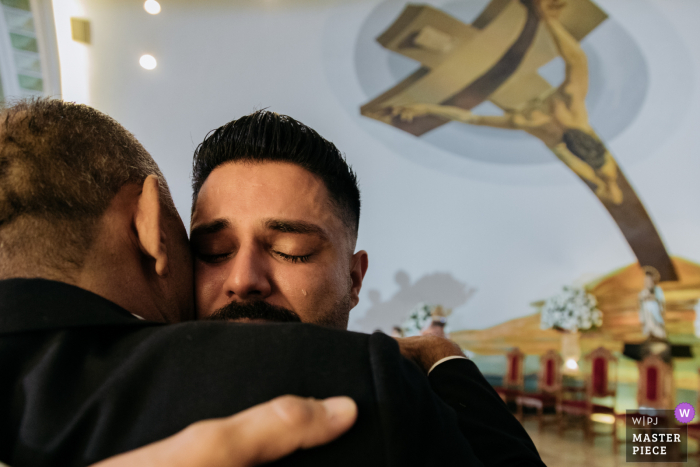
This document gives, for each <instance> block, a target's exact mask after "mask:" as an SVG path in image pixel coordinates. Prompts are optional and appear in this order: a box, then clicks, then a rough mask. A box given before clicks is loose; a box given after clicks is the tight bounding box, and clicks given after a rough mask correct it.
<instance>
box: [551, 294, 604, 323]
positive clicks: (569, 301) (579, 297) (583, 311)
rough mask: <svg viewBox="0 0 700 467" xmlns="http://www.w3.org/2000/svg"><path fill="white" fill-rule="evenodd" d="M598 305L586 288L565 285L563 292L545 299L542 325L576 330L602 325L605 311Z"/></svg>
mask: <svg viewBox="0 0 700 467" xmlns="http://www.w3.org/2000/svg"><path fill="white" fill-rule="evenodd" d="M596 305H597V303H596V299H595V297H594V296H593V295H590V294H589V293H587V292H586V291H585V290H583V289H581V288H577V287H570V286H564V287H563V289H562V292H561V293H559V294H557V295H555V296H553V297H550V298H549V299H547V300H546V301H545V304H544V307H543V308H542V315H541V321H540V327H541V328H542V329H549V328H553V327H558V328H561V329H566V330H569V331H575V330H577V329H582V330H585V329H591V328H593V327H599V326H602V324H603V313H602V312H601V311H600V310H598V309H597V308H596Z"/></svg>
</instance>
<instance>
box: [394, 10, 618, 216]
mask: <svg viewBox="0 0 700 467" xmlns="http://www.w3.org/2000/svg"><path fill="white" fill-rule="evenodd" d="M564 6H565V3H564V2H563V1H562V0H534V1H533V7H534V8H535V11H536V12H537V15H538V16H539V19H540V21H542V23H543V24H545V25H546V27H547V30H548V31H549V34H550V35H551V37H552V39H553V41H554V43H555V45H556V47H557V50H558V52H559V55H560V56H561V57H562V59H563V60H564V63H565V66H566V74H565V78H564V81H563V82H562V83H561V85H560V86H559V87H558V88H554V89H553V90H552V91H550V92H548V93H547V94H546V95H543V96H540V97H538V98H536V99H532V100H530V101H528V102H526V103H525V104H524V105H523V106H522V107H520V108H518V109H512V110H507V111H505V112H504V114H503V115H501V116H480V115H475V114H473V113H472V112H471V111H469V110H466V109H462V108H459V107H454V106H447V105H438V104H413V105H407V106H395V107H393V108H392V113H393V114H394V115H395V116H399V117H400V118H401V119H402V120H404V121H408V122H410V121H412V120H413V119H414V118H415V117H419V116H425V115H434V116H438V117H443V118H447V119H450V120H454V121H459V122H463V123H469V124H471V125H482V126H490V127H495V128H504V129H513V130H523V131H525V132H527V133H529V134H531V135H532V136H535V137H536V138H538V139H540V140H541V141H542V142H543V143H544V144H545V145H546V146H547V147H548V148H549V149H550V150H551V151H552V152H553V153H554V154H555V155H556V156H557V157H558V158H559V159H560V160H561V161H562V162H564V163H565V164H566V165H567V166H568V167H569V168H570V169H571V170H573V171H574V172H575V173H576V174H577V175H579V176H580V177H581V178H583V179H584V180H586V181H587V182H589V183H591V184H593V185H594V187H595V194H596V195H597V196H598V197H599V198H600V199H601V200H603V201H607V202H609V203H611V204H613V205H620V204H621V203H622V201H623V192H622V190H621V189H620V186H619V185H618V173H619V172H618V167H617V163H616V162H615V159H614V158H613V156H612V155H611V154H610V152H609V151H608V150H607V149H606V147H605V145H604V144H603V142H602V141H601V140H600V138H599V137H598V136H597V135H596V133H595V131H594V130H593V128H592V127H591V125H590V123H589V121H588V112H587V109H586V103H585V99H586V94H587V93H588V60H587V58H586V54H585V53H584V51H583V50H582V49H581V46H580V45H579V43H578V41H577V40H576V39H575V38H574V37H573V36H572V35H571V34H570V33H569V32H568V31H567V30H566V29H565V28H564V26H563V25H562V24H561V23H560V22H559V15H560V13H561V10H562V8H563V7H564Z"/></svg>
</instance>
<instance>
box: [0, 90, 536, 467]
mask: <svg viewBox="0 0 700 467" xmlns="http://www.w3.org/2000/svg"><path fill="white" fill-rule="evenodd" d="M0 117H1V118H0V121H1V122H2V125H0V163H1V166H2V168H3V170H2V171H0V279H3V280H0V310H2V312H0V367H2V368H3V380H2V381H0V395H2V397H0V413H2V414H3V416H2V417H0V462H5V463H7V464H8V465H11V466H13V467H21V466H25V465H27V466H28V465H33V466H41V465H66V466H70V465H86V464H89V463H93V462H96V461H100V460H102V459H105V458H107V457H109V456H113V455H115V454H119V453H122V452H125V451H129V450H133V449H136V448H139V447H141V446H144V445H146V444H148V443H152V442H154V441H157V440H159V439H163V438H166V437H168V436H170V435H172V434H173V433H175V432H177V431H179V430H181V429H183V428H184V427H186V426H187V425H190V424H192V423H195V422H198V421H200V420H203V419H209V418H217V417H225V416H229V415H231V414H236V413H238V412H242V411H244V410H245V409H248V408H249V407H252V406H253V405H256V404H261V403H264V402H266V401H269V400H272V399H274V398H276V397H279V396H281V395H284V394H295V395H298V396H301V397H306V398H308V397H313V398H316V399H326V398H329V397H332V396H338V395H345V396H349V397H351V398H352V399H353V400H354V401H355V403H356V407H357V419H356V421H355V423H354V426H353V427H352V428H351V429H350V430H349V431H348V432H347V433H346V434H345V435H343V436H341V437H340V438H339V439H338V440H336V441H334V442H332V443H331V444H328V445H326V446H321V447H317V448H314V449H309V450H305V451H299V452H296V453H295V454H293V455H292V456H290V457H288V458H285V459H284V460H283V461H282V462H284V463H285V465H292V464H293V465H298V464H299V463H302V464H304V465H358V464H360V463H361V464H363V465H367V466H372V465H475V466H479V465H484V464H485V465H541V461H540V460H539V456H538V455H537V452H536V450H535V448H534V446H533V445H532V442H531V441H530V440H529V438H528V437H527V435H526V434H525V433H524V431H523V430H522V428H521V427H519V425H517V422H516V421H515V420H514V419H513V417H512V416H511V415H510V414H509V413H508V412H507V411H506V409H505V407H504V406H503V405H502V403H501V402H500V400H499V399H498V396H497V395H495V393H494V392H493V390H492V389H491V388H490V387H489V386H488V383H486V381H485V380H483V377H481V375H480V373H479V372H478V370H477V369H476V368H475V367H474V366H473V363H471V362H469V361H467V360H465V359H463V358H456V359H455V358H453V359H452V360H445V359H444V357H458V356H459V354H460V352H459V350H458V349H455V347H454V345H453V344H451V343H449V341H446V340H434V341H426V340H418V341H416V340H408V341H405V342H404V343H403V344H402V348H401V351H402V352H403V353H404V354H405V355H407V356H409V357H410V358H411V359H412V360H413V361H414V362H415V363H417V364H418V366H416V365H415V364H413V363H412V362H410V361H408V360H406V359H404V358H402V357H401V356H400V354H399V348H398V346H397V345H396V343H395V341H393V340H391V339H390V338H388V337H387V336H383V335H381V334H375V335H372V336H367V335H362V334H354V333H348V332H346V331H344V329H345V327H346V325H347V319H348V314H349V311H350V309H351V308H352V307H353V306H354V305H355V304H357V301H358V299H359V291H360V288H361V284H362V279H363V277H364V274H365V272H366V269H367V264H368V263H367V254H366V253H365V252H362V251H360V252H354V247H355V239H356V235H357V223H358V221H359V190H357V186H356V181H355V180H354V175H351V174H352V172H351V171H350V170H349V168H348V167H347V165H346V164H345V162H344V161H343V160H342V158H340V161H342V163H343V164H344V165H339V164H338V160H336V159H334V158H333V157H334V156H337V157H340V155H339V153H337V149H335V147H334V146H333V145H332V144H331V143H329V142H327V141H326V140H324V139H323V138H321V137H320V136H318V134H316V133H315V132H314V131H313V130H311V129H310V128H308V127H306V126H304V125H302V124H300V123H299V122H296V121H294V120H292V119H290V118H288V117H283V116H278V115H276V114H272V113H269V112H259V113H256V114H253V115H252V116H249V117H247V118H246V117H244V118H243V119H239V120H237V121H234V122H231V123H230V124H227V125H225V126H224V127H222V128H220V129H219V130H216V131H215V132H213V133H212V134H211V135H209V136H208V137H207V139H206V140H205V142H204V143H203V144H202V145H201V146H200V147H199V148H198V151H197V155H196V157H195V164H194V177H193V185H194V203H193V215H192V251H193V252H194V256H195V260H194V272H195V290H196V293H195V294H194V295H195V296H194V299H193V294H192V286H191V284H192V283H193V278H192V268H191V265H192V263H191V261H190V249H189V248H190V247H189V246H188V243H187V238H186V233H185V231H184V228H183V226H182V222H181V220H180V219H179V216H178V215H177V212H176V211H175V209H174V206H173V205H172V200H171V198H170V194H169V191H168V189H167V185H166V184H165V181H164V179H163V178H162V175H161V174H160V171H159V170H158V168H157V166H156V165H155V163H154V162H153V160H152V159H151V157H150V155H148V153H147V152H146V151H145V150H144V149H143V147H141V146H140V144H139V143H138V142H137V141H136V140H135V139H134V138H133V136H131V135H130V134H129V133H128V132H126V130H124V129H123V128H122V127H121V126H120V125H119V124H117V123H116V122H114V121H113V120H111V119H110V118H109V117H107V116H105V115H103V114H101V113H99V112H97V111H95V110H94V109H90V108H88V107H85V106H78V105H75V104H69V103H64V102H61V101H52V100H39V101H29V102H23V103H19V104H17V105H15V106H13V107H10V108H8V109H5V110H4V111H3V112H2V115H0ZM230 143H235V144H230ZM256 145H257V146H258V148H257V149H256ZM232 154H233V156H234V158H232ZM290 157H291V158H292V159H290ZM236 158H237V159H236ZM343 170H344V172H343ZM351 185H353V186H354V189H353V187H352V186H351ZM348 194H349V196H348ZM193 302H194V303H195V304H196V306H197V310H198V311H197V315H198V317H200V318H206V317H210V316H218V317H219V318H223V319H226V320H234V321H259V322H264V323H262V324H256V325H244V324H236V323H226V322H217V321H212V320H204V321H202V320H200V321H198V322H197V321H188V320H190V319H191V318H192V317H193V314H194V311H193V310H194V307H193V306H192V304H193ZM134 315H136V316H134ZM137 317H140V318H143V319H138V318H137ZM297 318H298V320H299V321H301V324H267V323H266V322H268V321H296V320H297ZM186 321H187V322H186ZM160 323H179V324H160ZM304 323H312V324H320V325H322V327H321V326H312V325H309V324H304ZM333 328H335V329H333ZM435 365H437V366H435ZM431 370H432V371H431ZM421 373H422V374H421ZM425 373H430V374H429V377H428V379H426V378H425ZM445 403H447V405H446V404H445ZM450 407H451V408H450ZM321 413H323V412H321ZM328 413H329V414H331V413H332V411H329V412H328ZM346 413H347V414H349V412H348V411H346ZM352 420H354V418H349V417H345V421H346V423H345V425H343V426H342V427H340V428H342V429H347V427H348V426H349V425H348V423H349V424H352ZM406 426H414V427H416V429H415V430H405V427H406ZM340 428H339V427H336V432H335V435H336V436H337V435H338V434H339V433H340V432H342V430H341V429H340ZM183 433H189V434H190V435H191V434H192V433H193V432H192V431H189V432H188V431H187V430H186V431H184V432H183ZM194 433H196V432H194ZM200 433H201V432H200ZM178 436H179V435H178ZM217 436H218V435H217ZM172 439H173V438H171V440H172ZM330 439H332V437H326V438H324V439H320V440H319V439H316V442H315V443H310V444H305V443H301V444H298V445H297V447H310V446H313V445H317V444H321V443H323V442H327V441H329V440H330ZM189 440H190V442H192V441H193V440H192V436H190V437H189ZM217 441H218V444H222V443H223V444H226V442H227V441H228V440H227V439H226V438H223V439H221V438H217ZM297 441H298V440H297ZM504 443H505V445H507V446H508V449H507V450H505V452H504V450H503V449H502V446H503V444H504ZM214 444H217V443H214ZM190 445H192V444H190ZM194 445H197V440H194ZM156 446H157V445H156ZM161 446H163V445H161ZM147 449H148V448H147ZM167 450H168V452H170V453H171V454H172V452H173V451H172V449H171V448H168V449H167ZM291 450H293V449H291ZM140 452H144V451H140ZM191 452H192V451H190V453H191ZM287 452H289V450H288V451H287ZM138 453H139V451H134V453H131V454H138ZM127 455H129V454H127ZM281 455H282V454H280V453H279V452H278V455H277V456H276V457H279V456H281ZM172 458H173V456H172V455H171V459H172ZM175 458H177V459H179V460H183V459H185V457H179V456H176V457H175ZM273 458H275V457H271V458H269V459H273ZM122 459H124V458H122ZM115 460H118V458H116V459H115ZM254 461H256V462H260V458H258V459H254ZM183 462H184V461H183ZM248 465H252V463H251V464H248Z"/></svg>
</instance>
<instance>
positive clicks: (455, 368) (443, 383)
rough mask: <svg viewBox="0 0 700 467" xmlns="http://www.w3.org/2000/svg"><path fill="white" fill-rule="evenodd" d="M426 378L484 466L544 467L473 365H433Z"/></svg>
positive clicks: (460, 361) (464, 361) (456, 362)
mask: <svg viewBox="0 0 700 467" xmlns="http://www.w3.org/2000/svg"><path fill="white" fill-rule="evenodd" d="M428 379H429V381H430V385H431V387H432V388H433V390H434V391H435V393H436V394H437V395H438V396H440V398H441V399H442V400H444V401H445V402H446V403H448V404H449V405H450V407H452V408H453V409H454V410H455V412H456V413H457V416H458V417H459V426H460V429H461V430H462V433H464V436H465V437H466V438H467V439H468V440H469V441H470V444H471V446H472V448H473V450H474V453H475V455H476V456H477V457H478V458H479V459H480V460H481V461H482V462H483V463H484V465H488V466H503V467H506V466H507V467H517V466H523V467H524V466H533V467H543V466H544V463H543V462H542V459H540V456H539V453H538V452H537V448H536V447H535V445H534V443H533V442H532V440H531V439H530V437H529V436H528V434H527V432H526V431H525V429H524V428H523V426H522V425H521V424H520V422H518V420H517V419H516V418H515V417H514V416H513V415H512V414H511V413H510V411H509V410H508V408H507V407H506V405H505V404H504V403H503V400H502V399H501V398H500V396H499V395H498V394H497V393H496V391H495V390H494V389H493V387H492V386H491V385H490V384H489V383H488V381H486V378H484V376H483V375H482V374H481V372H480V371H479V369H478V368H477V366H476V365H475V364H474V362H472V361H471V360H467V359H464V358H459V359H452V360H448V361H446V362H443V363H441V364H439V365H438V366H436V367H435V368H434V369H433V371H431V372H430V375H429V377H428Z"/></svg>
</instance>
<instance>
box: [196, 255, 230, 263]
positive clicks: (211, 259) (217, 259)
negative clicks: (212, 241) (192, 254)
mask: <svg viewBox="0 0 700 467" xmlns="http://www.w3.org/2000/svg"><path fill="white" fill-rule="evenodd" d="M229 256H231V253H221V254H218V255H205V254H202V253H197V258H198V259H199V260H201V261H203V262H205V263H212V264H215V263H221V262H223V261H226V260H227V259H228V257H229Z"/></svg>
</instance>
